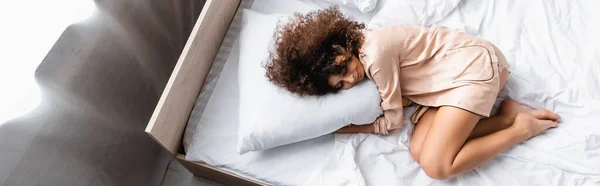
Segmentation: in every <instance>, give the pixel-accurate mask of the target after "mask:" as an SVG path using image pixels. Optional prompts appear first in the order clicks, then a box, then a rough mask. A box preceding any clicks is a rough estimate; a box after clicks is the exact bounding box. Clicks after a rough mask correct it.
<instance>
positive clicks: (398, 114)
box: [368, 50, 404, 134]
mask: <svg viewBox="0 0 600 186" xmlns="http://www.w3.org/2000/svg"><path fill="white" fill-rule="evenodd" d="M368 58H370V59H368V60H373V61H372V62H371V63H372V65H370V67H369V70H368V72H369V73H371V77H372V79H373V81H374V82H375V84H376V85H377V89H378V90H379V94H380V96H381V108H382V109H383V115H382V116H380V117H379V118H377V119H376V120H375V122H373V128H374V132H375V133H378V134H389V132H391V131H393V130H395V129H398V128H400V127H401V126H402V121H403V117H404V116H403V114H404V112H403V105H404V104H403V101H404V100H403V99H402V92H401V86H400V63H399V59H398V55H397V54H396V53H394V52H391V51H385V50H378V51H377V54H376V55H373V56H370V57H368Z"/></svg>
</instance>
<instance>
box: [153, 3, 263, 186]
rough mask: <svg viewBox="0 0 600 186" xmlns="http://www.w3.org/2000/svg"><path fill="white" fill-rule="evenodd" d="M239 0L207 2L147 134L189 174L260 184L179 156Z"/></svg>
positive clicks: (229, 181) (224, 180)
mask: <svg viewBox="0 0 600 186" xmlns="http://www.w3.org/2000/svg"><path fill="white" fill-rule="evenodd" d="M239 5H240V0H207V1H206V3H205V4H204V7H203V8H202V12H201V13H200V17H198V21H197V22H196V24H195V25H194V28H193V30H192V32H191V34H190V37H189V38H188V40H187V43H186V44H185V47H184V48H183V51H182V52H181V56H180V57H179V60H178V61H177V64H176V65H175V68H174V69H173V73H172V74H171V77H170V78H169V81H168V82H167V86H166V87H165V90H164V91H163V93H162V95H161V97H160V100H159V101H158V104H157V105H156V108H155V110H154V113H153V114H152V117H151V118H150V121H149V123H148V126H147V127H146V133H148V134H149V135H150V136H151V137H152V138H153V139H154V140H155V141H156V142H157V143H158V144H160V145H161V146H162V147H163V148H164V149H165V150H167V151H169V153H171V155H173V158H175V159H176V160H177V161H178V162H179V163H181V164H182V165H183V166H184V167H185V168H187V169H188V170H189V171H190V172H192V173H194V174H195V175H197V176H201V177H204V178H207V179H209V180H213V181H216V182H219V183H223V184H226V185H264V184H262V183H259V182H256V181H253V180H250V179H247V178H244V177H241V176H238V175H235V174H233V173H230V172H227V171H224V170H221V169H219V168H217V167H214V166H211V165H208V164H206V163H199V162H191V161H187V160H186V159H185V155H183V154H181V153H179V150H180V149H181V148H182V146H181V141H182V136H183V132H184V130H185V127H186V124H187V121H188V119H189V116H190V113H191V111H192V109H193V108H194V103H195V101H196V99H197V98H198V95H199V93H200V90H201V88H202V85H203V84H204V80H205V79H206V76H207V75H208V71H209V69H210V67H211V65H212V63H213V61H214V59H215V56H216V55H217V52H218V50H219V47H220V45H221V42H222V41H223V38H224V37H225V34H226V33H227V30H228V29H229V25H230V24H231V21H232V19H233V16H234V15H235V12H236V10H237V9H238V7H239Z"/></svg>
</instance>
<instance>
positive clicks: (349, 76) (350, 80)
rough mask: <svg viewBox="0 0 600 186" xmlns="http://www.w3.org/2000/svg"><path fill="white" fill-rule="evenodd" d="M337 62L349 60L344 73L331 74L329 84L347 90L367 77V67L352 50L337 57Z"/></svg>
mask: <svg viewBox="0 0 600 186" xmlns="http://www.w3.org/2000/svg"><path fill="white" fill-rule="evenodd" d="M335 62H336V63H343V62H348V65H346V70H345V72H344V73H342V74H339V75H332V76H329V85H330V86H331V87H333V88H336V89H339V90H346V89H349V88H351V87H352V86H354V85H355V84H356V83H358V82H360V81H362V80H363V79H364V78H365V69H364V67H363V65H362V63H360V61H359V59H358V58H356V57H355V56H354V55H352V54H351V53H350V52H346V54H343V55H339V56H337V57H336V58H335Z"/></svg>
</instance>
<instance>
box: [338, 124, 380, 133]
mask: <svg viewBox="0 0 600 186" xmlns="http://www.w3.org/2000/svg"><path fill="white" fill-rule="evenodd" d="M373 132H375V127H374V126H373V124H367V125H353V124H350V125H347V126H345V127H342V128H341V129H339V130H337V131H335V133H336V134H351V133H373Z"/></svg>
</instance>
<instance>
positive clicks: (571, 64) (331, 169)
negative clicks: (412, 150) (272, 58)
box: [146, 0, 600, 185]
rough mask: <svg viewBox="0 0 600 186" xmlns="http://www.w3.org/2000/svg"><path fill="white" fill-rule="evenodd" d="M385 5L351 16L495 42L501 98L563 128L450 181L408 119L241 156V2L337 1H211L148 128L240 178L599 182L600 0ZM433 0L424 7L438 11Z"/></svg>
mask: <svg viewBox="0 0 600 186" xmlns="http://www.w3.org/2000/svg"><path fill="white" fill-rule="evenodd" d="M384 2H386V1H380V2H379V5H378V7H377V8H376V9H375V10H374V11H373V12H371V13H360V12H358V11H352V10H350V9H343V12H345V13H346V14H348V15H349V16H350V17H352V18H354V19H357V20H359V21H362V22H365V23H366V24H367V25H368V28H377V27H381V26H385V25H390V24H399V23H411V24H421V25H423V26H447V27H450V28H453V29H457V30H461V31H464V32H467V33H469V34H472V35H477V36H479V37H482V38H485V39H488V40H490V41H492V42H493V43H495V44H496V45H497V46H498V47H499V48H500V49H501V50H502V51H503V52H504V53H505V55H506V57H507V59H508V61H509V64H510V65H511V67H510V70H511V75H510V77H509V80H508V82H507V85H506V88H505V90H504V91H503V92H502V93H501V95H500V100H502V99H505V98H511V99H514V100H516V101H518V102H520V103H523V104H525V105H527V106H530V107H535V108H546V109H549V110H552V111H554V112H556V113H559V114H561V116H562V117H563V120H562V122H561V124H560V126H559V127H558V128H556V129H552V130H549V131H547V132H545V133H544V134H542V135H541V136H539V137H536V138H533V139H531V140H528V141H526V142H524V143H521V144H519V145H517V146H515V147H513V148H511V149H509V150H508V151H506V152H503V153H501V154H500V155H498V156H497V157H495V158H494V159H492V160H491V161H490V162H488V163H486V164H484V165H482V166H480V167H478V168H476V169H475V170H473V171H470V172H468V173H466V174H464V175H460V176H458V177H456V178H453V179H450V180H447V181H436V180H432V179H430V178H429V177H427V175H425V173H424V172H423V171H422V170H421V169H420V167H419V165H418V163H416V162H415V161H413V160H412V158H411V157H410V154H409V150H408V147H409V143H410V135H411V133H412V130H413V126H414V125H413V124H412V123H411V122H410V121H409V120H407V119H405V121H404V123H405V125H404V127H403V128H402V129H401V130H398V131H396V132H394V133H393V134H391V135H389V136H379V135H371V134H352V135H339V134H336V135H333V134H330V135H325V136H321V137H319V138H315V139H312V140H307V141H302V142H299V143H294V144H290V145H285V146H281V147H277V148H273V149H269V150H264V151H258V152H251V153H247V154H244V155H239V154H238V153H237V152H236V149H235V146H236V143H237V131H236V129H237V126H238V121H237V120H238V118H237V112H238V110H237V106H238V105H237V104H239V100H238V99H237V97H238V96H239V95H238V93H237V91H238V90H237V65H238V64H237V57H238V56H237V55H238V53H239V48H236V47H235V46H236V44H237V35H238V34H239V30H240V24H239V20H240V19H241V18H240V17H241V16H243V15H242V14H241V13H240V12H241V10H242V9H245V8H246V9H252V10H255V11H258V12H262V13H284V14H285V13H287V14H289V13H292V12H306V11H309V10H312V9H315V8H323V7H326V6H329V5H330V4H328V3H325V2H319V1H318V0H314V1H286V2H285V3H283V2H282V1H277V0H255V1H241V2H240V1H235V0H228V1H208V2H207V3H206V5H205V9H204V10H203V13H202V14H201V18H200V19H199V22H198V23H197V25H196V27H195V28H194V31H193V32H192V36H191V37H190V39H189V40H188V44H187V45H186V48H185V49H184V52H183V53H182V55H181V57H180V60H179V62H178V64H177V67H176V68H175V70H174V72H173V74H172V76H171V79H170V80H169V83H168V84H167V88H166V89H165V92H163V95H162V97H161V100H160V101H159V105H158V106H157V109H156V110H155V113H154V115H153V117H152V119H151V121H150V124H149V125H148V128H147V130H146V131H147V132H148V133H149V134H150V136H152V137H153V138H154V139H155V140H156V141H157V142H158V143H159V144H161V145H162V146H163V147H164V148H165V149H167V150H168V151H169V152H171V153H172V154H173V155H174V156H175V157H176V158H177V159H178V161H180V162H181V163H182V164H183V165H184V166H186V168H188V169H189V170H190V171H192V172H194V173H195V174H197V175H200V176H204V177H208V178H209V179H213V180H216V181H219V182H222V183H226V184H234V185H242V184H243V185H248V184H250V185H254V184H258V185H263V184H273V185H599V184H600V125H598V122H600V114H598V113H600V78H599V77H600V63H599V60H600V44H597V43H594V42H590V41H600V34H598V33H600V32H599V31H600V30H599V29H600V24H599V23H597V22H592V21H589V18H591V17H595V16H598V14H599V13H597V12H595V11H594V10H597V8H600V3H598V2H592V1H516V0H515V1H497V2H493V1H474V0H463V1H454V2H456V3H455V4H454V5H451V6H450V8H448V7H446V8H445V10H447V11H445V13H443V14H439V12H444V11H431V9H427V11H423V12H426V13H431V12H434V13H431V14H428V15H431V16H429V18H430V19H415V22H406V17H409V16H405V17H403V18H402V19H400V18H398V19H396V18H397V15H402V13H399V11H393V10H389V9H390V8H389V7H393V6H395V5H398V4H393V3H392V4H386V3H389V2H390V1H387V2H386V3H384ZM407 2H409V3H410V2H411V1H407ZM425 2H436V1H425ZM413 3H414V2H413ZM442 4H443V3H442ZM413 5H414V4H413ZM430 5H431V6H428V5H425V6H422V7H440V6H438V5H439V4H435V3H432V4H430ZM415 7H416V6H412V5H411V6H408V8H412V10H415ZM397 8H398V9H396V10H402V9H401V8H407V7H402V6H398V7H397ZM386 9H387V10H386ZM406 10H411V9H406ZM433 10H435V9H433ZM386 11H387V12H386ZM400 12H402V11H400ZM435 12H438V13H435ZM208 16H212V18H211V19H203V18H204V17H208ZM417 17H419V18H422V16H421V15H418V16H417ZM220 18H223V19H220ZM194 34H196V35H194ZM498 102H499V101H498ZM412 109H414V108H407V109H406V110H405V112H411V111H412ZM184 131H185V132H184Z"/></svg>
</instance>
